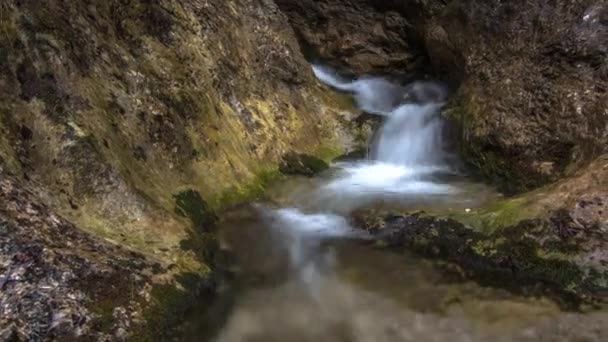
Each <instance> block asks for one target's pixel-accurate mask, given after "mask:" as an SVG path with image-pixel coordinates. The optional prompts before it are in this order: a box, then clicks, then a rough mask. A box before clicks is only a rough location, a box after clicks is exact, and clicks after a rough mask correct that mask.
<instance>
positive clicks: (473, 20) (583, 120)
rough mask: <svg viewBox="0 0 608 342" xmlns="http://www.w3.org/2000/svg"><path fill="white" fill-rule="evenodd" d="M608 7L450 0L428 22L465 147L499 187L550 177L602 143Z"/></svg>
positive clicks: (606, 121) (606, 120) (520, 187)
mask: <svg viewBox="0 0 608 342" xmlns="http://www.w3.org/2000/svg"><path fill="white" fill-rule="evenodd" d="M607 11H608V5H607V4H606V2H605V1H558V2H556V3H554V4H552V5H550V6H546V4H545V3H544V2H543V1H523V0H522V1H514V2H509V3H505V2H501V1H498V0H496V1H485V2H478V1H470V0H457V1H453V2H451V3H450V5H449V6H448V7H447V8H446V9H445V10H444V11H443V12H442V13H441V14H440V15H438V16H436V17H434V18H433V20H431V21H430V22H429V23H428V25H427V28H426V30H427V34H426V45H427V47H428V52H429V55H430V57H431V60H432V61H433V62H434V64H435V65H436V66H437V67H438V68H440V67H441V66H450V69H449V70H446V75H447V77H448V78H450V79H451V80H452V81H453V83H457V84H459V91H458V93H457V95H456V99H455V100H454V102H453V112H452V113H453V115H454V116H455V117H457V118H458V120H459V121H460V123H461V125H462V130H463V132H462V137H463V138H464V139H463V141H462V143H463V148H462V151H463V153H464V156H465V158H466V159H467V160H468V161H469V162H470V163H472V164H473V165H474V166H476V167H477V168H478V169H479V170H481V173H482V174H483V175H484V176H486V177H487V178H489V179H492V180H493V181H495V182H497V183H498V184H499V185H500V186H501V189H502V190H504V191H506V192H511V193H513V192H522V191H525V190H530V189H533V188H536V187H539V186H541V185H544V184H547V183H549V182H553V181H556V180H558V179H560V178H561V177H564V176H568V175H570V174H572V172H573V171H575V170H577V169H579V168H581V167H584V166H585V165H586V163H587V162H589V161H590V160H593V159H594V158H596V157H597V156H598V155H600V154H601V153H603V152H605V151H606V146H608V115H607V114H608V112H606V103H608V91H607V89H608V59H607V58H606V56H607V53H608V25H607V24H606V22H605V21H602V20H601V19H600V17H601V16H602V13H604V14H605V13H607ZM556 18H559V20H556Z"/></svg>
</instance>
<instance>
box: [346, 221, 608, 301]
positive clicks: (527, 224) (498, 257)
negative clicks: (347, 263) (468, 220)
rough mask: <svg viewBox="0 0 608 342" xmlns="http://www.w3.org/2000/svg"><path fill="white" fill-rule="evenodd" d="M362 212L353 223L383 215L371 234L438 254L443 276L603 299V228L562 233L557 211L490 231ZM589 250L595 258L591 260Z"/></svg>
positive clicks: (607, 258) (385, 242)
mask: <svg viewBox="0 0 608 342" xmlns="http://www.w3.org/2000/svg"><path fill="white" fill-rule="evenodd" d="M361 215H363V217H359V219H358V220H355V221H354V223H355V226H357V227H360V228H363V229H366V230H368V231H369V225H366V224H367V223H368V222H381V221H382V222H381V223H377V224H375V226H381V227H382V230H374V231H372V233H373V234H372V235H371V237H372V238H373V240H376V241H378V242H379V243H377V245H378V246H385V247H389V248H394V249H397V250H402V249H403V248H404V247H405V248H406V249H407V250H409V251H412V252H414V253H417V254H420V255H422V256H425V257H429V258H432V259H435V260H440V261H441V263H440V264H439V265H440V266H441V267H442V269H443V270H444V271H445V274H446V276H448V277H450V278H451V277H455V280H462V278H465V279H472V280H475V281H477V282H478V283H480V284H481V285H483V286H492V287H497V288H504V289H506V290H509V291H512V292H514V293H517V294H523V295H530V296H537V295H544V296H548V297H550V298H552V299H554V300H555V301H556V302H557V303H558V304H560V305H561V306H562V308H564V309H568V310H578V309H580V308H582V307H585V306H596V305H598V304H600V305H603V304H605V303H606V300H608V297H607V296H606V295H607V294H608V292H607V291H606V290H607V289H606V287H605V279H607V277H608V268H607V267H606V265H607V262H608V255H607V254H606V253H605V245H606V243H608V232H601V233H600V232H597V231H596V230H592V229H585V228H584V229H583V231H582V232H581V235H580V236H578V237H577V239H572V238H569V237H565V236H564V235H563V234H561V232H560V227H559V226H556V222H558V219H557V217H559V216H560V215H563V214H562V213H561V212H560V211H557V212H555V213H554V214H553V216H552V218H550V219H547V220H524V221H521V222H520V223H518V224H517V225H514V226H510V227H505V228H502V229H501V230H499V231H496V232H494V233H490V234H483V233H480V232H479V231H475V230H472V229H470V228H467V227H465V226H464V225H462V224H460V223H459V222H457V221H454V220H451V219H440V218H434V217H430V216H422V215H407V216H398V215H396V216H395V215H393V216H390V215H378V214H377V213H376V212H374V211H367V213H364V212H360V213H359V216H361ZM362 223H363V225H362ZM598 234H599V235H598ZM592 255H593V256H595V258H596V259H595V260H593V261H592V262H590V261H589V256H592ZM598 259H599V260H598ZM600 260H603V261H600ZM455 270H456V271H455Z"/></svg>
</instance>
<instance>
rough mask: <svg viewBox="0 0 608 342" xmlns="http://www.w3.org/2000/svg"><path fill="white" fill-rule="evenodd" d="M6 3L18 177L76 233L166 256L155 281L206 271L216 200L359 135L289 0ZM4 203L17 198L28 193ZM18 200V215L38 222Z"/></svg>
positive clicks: (4, 51)
mask: <svg viewBox="0 0 608 342" xmlns="http://www.w3.org/2000/svg"><path fill="white" fill-rule="evenodd" d="M0 6H1V8H0V70H2V73H0V169H2V174H1V177H2V180H4V179H9V178H10V179H11V188H17V189H28V190H27V191H28V194H29V195H28V196H32V198H33V199H32V201H37V202H38V203H44V205H45V208H47V209H45V211H44V213H49V214H48V215H51V214H50V213H52V215H57V216H56V217H62V218H61V219H59V218H58V219H59V220H66V221H65V222H68V221H69V222H68V223H65V224H66V225H70V227H71V228H70V231H71V230H81V231H85V232H88V233H92V235H90V236H89V235H87V236H89V238H91V239H95V238H94V237H92V236H96V237H100V238H103V239H105V240H106V241H107V242H110V243H111V244H114V245H120V246H122V247H124V250H123V249H121V251H122V252H115V253H117V255H123V254H124V253H127V252H126V250H132V251H135V252H141V253H143V254H144V255H145V256H146V257H147V258H150V259H152V260H155V262H158V263H159V265H160V266H159V267H161V269H162V270H163V271H162V272H160V271H159V273H161V274H160V275H157V276H155V277H154V279H155V280H154V282H156V281H160V280H164V281H166V280H170V279H172V278H171V277H170V275H174V274H178V273H186V272H190V273H194V274H197V275H199V276H200V275H204V274H206V272H207V271H208V270H209V267H208V266H209V265H208V264H209V263H210V262H211V261H209V260H207V259H206V258H207V257H209V253H207V252H208V251H207V250H205V248H207V247H209V248H211V247H210V245H209V244H210V243H211V244H212V242H213V239H214V237H213V227H212V226H213V223H214V219H213V217H214V215H213V210H215V209H218V208H220V207H222V206H225V205H228V204H230V203H233V202H236V201H238V200H241V199H244V198H246V197H249V196H253V195H256V194H258V193H260V192H261V191H262V190H263V187H264V185H265V184H266V183H267V182H268V181H269V180H271V179H272V178H273V177H275V176H276V175H277V174H278V166H277V165H278V162H279V161H280V160H281V156H282V155H284V154H285V153H287V152H290V151H297V152H306V153H309V154H313V155H317V156H320V157H324V158H327V157H329V156H331V155H335V154H337V153H339V152H340V149H341V148H342V146H344V143H345V142H346V141H350V140H349V139H350V136H349V134H348V133H347V132H346V131H344V129H343V125H342V124H341V123H340V121H344V120H342V119H344V116H348V115H349V114H348V113H346V111H344V110H343V109H344V108H346V106H347V104H346V103H345V102H343V101H341V100H340V99H339V98H334V97H332V95H327V93H326V91H325V89H324V88H322V87H321V86H320V85H318V84H317V83H316V81H315V79H314V77H313V75H312V72H311V70H310V68H309V66H308V64H307V62H306V61H305V59H304V57H303V56H302V54H301V52H300V49H299V46H298V44H297V42H296V39H295V36H294V34H293V31H292V29H291V27H290V26H289V24H288V22H287V19H286V18H285V17H284V15H283V14H282V12H280V11H279V9H278V8H277V7H276V5H275V4H274V2H273V1H256V0H230V1H201V0H179V1H178V0H110V1H99V0H87V1H76V2H74V1H68V0H49V1H44V2H40V1H33V0H25V1H14V0H6V1H2V2H1V3H0ZM5 190H6V189H5V188H4V187H3V188H2V191H3V195H7V194H6V193H4V191H5ZM7 191H8V190H7ZM2 199H3V201H4V200H6V201H8V202H7V203H2V204H3V206H9V207H10V206H11V205H13V204H14V205H17V202H15V201H18V200H20V199H19V196H8V195H7V196H6V198H5V197H2ZM11 203H13V204H11ZM3 208H4V207H3ZM3 208H0V219H1V220H2V222H4V221H7V222H12V223H11V225H16V226H17V228H15V229H17V230H18V231H29V230H32V229H35V227H34V226H32V224H33V223H31V222H29V221H28V220H27V219H25V220H23V219H19V218H18V217H16V215H17V213H18V212H19V211H15V210H8V209H7V210H4V209H3ZM19 215H25V216H26V217H27V216H28V215H30V216H35V215H39V214H36V213H29V212H27V211H26V212H25V213H23V212H19ZM40 215H43V214H40ZM207 216H208V217H207ZM53 217H55V216H53ZM62 222H63V221H62ZM62 224H63V223H62ZM19 225H23V227H19ZM75 227H77V228H75ZM40 234H42V235H44V234H46V233H44V232H40ZM61 234H62V233H61V232H59V233H57V234H55V233H53V234H50V233H49V235H48V236H47V237H44V236H43V237H41V239H42V240H44V241H45V242H44V243H42V242H40V243H38V242H36V241H34V240H32V241H30V242H31V243H38V244H39V245H40V246H43V248H47V249H48V253H55V251H56V250H60V249H63V248H68V247H66V246H68V245H69V241H66V242H65V243H67V244H68V245H65V243H63V242H62V243H58V244H54V243H52V241H53V240H54V239H57V238H59V236H60V235H61ZM78 234H81V233H78ZM82 234H84V233H82ZM85 235H86V234H85ZM20 236H21V237H22V238H23V239H24V241H25V240H27V239H28V238H31V239H38V238H37V237H34V236H31V237H28V234H26V233H24V234H21V235H20ZM87 239H88V238H87ZM100 243H101V242H100ZM8 244H11V242H6V244H4V241H3V248H4V247H6V246H8ZM22 245H27V241H25V242H23V244H22ZM78 246H79V244H76V245H75V247H74V248H75V250H76V251H78V250H79V247H78ZM104 246H105V245H104ZM7 248H8V247H7ZM104 248H105V247H104ZM108 248H109V247H108ZM11 251H12V250H11ZM17 252H18V251H12V252H11V253H17ZM2 253H5V251H4V250H3V252H2ZM6 253H8V252H6ZM33 253H34V254H36V255H34V256H32V257H33V258H35V257H38V256H39V254H40V253H42V252H41V251H39V250H37V252H33ZM45 253H46V252H45ZM57 253H59V252H57ZM98 254H101V255H102V256H101V257H100V258H105V257H109V256H104V252H103V251H102V252H99V253H98ZM11 255H12V254H11ZM75 255H77V257H79V258H83V260H84V261H83V262H89V261H90V262H94V260H93V259H95V260H96V258H97V257H96V256H92V255H89V254H87V253H84V252H83V253H75ZM138 255H139V254H138ZM2 257H3V258H4V257H7V258H9V259H10V256H9V255H8V254H7V255H4V254H3V255H2ZM91 260H93V261H91ZM1 267H2V268H0V270H1V272H2V273H3V274H4V273H6V272H8V268H7V267H8V266H7V265H4V264H3V265H2V266H1ZM61 267H64V266H61ZM61 267H60V268H61ZM121 272H122V271H121ZM133 272H134V273H135V274H138V273H139V272H140V271H139V270H138V271H133ZM20 281H21V280H19V279H16V278H15V279H12V278H11V280H10V281H9V282H8V283H6V284H5V286H6V288H9V287H11V288H13V287H12V286H14V288H15V289H17V288H18V285H19V282H20ZM58 286H60V287H61V286H65V287H67V286H69V285H68V284H67V283H62V282H60V283H59V285H58ZM32 289H33V290H32ZM30 290H31V291H35V290H36V288H35V286H34V287H32V288H30ZM15 291H16V290H15ZM83 291H84V293H85V295H90V296H93V295H92V294H91V293H87V290H86V289H85V290H83ZM3 293H8V295H10V293H12V292H10V291H9V292H3ZM89 304H90V303H89ZM114 304H116V307H118V306H119V303H113V302H110V303H109V304H108V306H109V308H106V309H107V310H109V311H110V312H111V311H112V305H114ZM104 310H105V309H104ZM107 310H106V311H107ZM14 314H16V315H19V313H18V312H17V313H14ZM106 316H107V315H106ZM167 316H172V315H167ZM110 319H112V315H110ZM46 323H48V324H47V325H46V326H43V327H42V328H41V329H42V330H41V331H38V332H36V334H38V335H36V336H38V337H40V338H42V339H44V336H46V335H45V334H49V333H50V329H51V328H52V327H51V325H52V322H51V320H50V319H49V322H46ZM24 324H25V325H27V324H29V323H28V322H25V323H24ZM32 324H34V323H32ZM36 324H37V323H36ZM91 324H92V323H91ZM112 325H113V323H111V322H110V323H109V324H104V325H103V327H102V328H104V329H105V328H109V326H112ZM0 328H4V326H2V327H0ZM22 328H23V329H22V331H25V333H24V334H27V331H32V330H31V329H30V330H28V327H27V326H26V327H22ZM44 329H46V330H44ZM96 329H101V328H99V327H97V328H96ZM0 330H1V329H0ZM11 331H12V330H11ZM75 331H76V330H75ZM32 336H33V335H32ZM22 337H23V336H22ZM30 337H31V336H27V335H26V336H25V337H23V338H25V339H29V338H30ZM32 338H33V337H32Z"/></svg>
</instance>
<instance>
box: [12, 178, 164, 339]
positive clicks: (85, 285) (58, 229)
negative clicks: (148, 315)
mask: <svg viewBox="0 0 608 342" xmlns="http://www.w3.org/2000/svg"><path fill="white" fill-rule="evenodd" d="M0 226H1V227H2V229H0V279H1V280H0V288H1V290H0V336H1V337H2V340H3V341H11V340H12V341H25V340H27V341H49V340H56V339H64V340H75V339H85V340H87V339H88V340H104V341H113V340H117V339H114V338H113V337H112V336H113V335H112V332H111V326H112V325H114V324H122V325H126V326H127V327H131V328H133V325H131V324H130V319H129V318H128V317H126V316H123V317H120V319H117V318H116V317H113V316H112V311H113V310H114V308H115V307H122V308H123V309H122V310H124V312H127V313H129V314H131V313H133V312H137V311H141V310H142V306H140V305H139V304H138V302H143V301H144V300H143V298H144V296H145V293H146V291H148V290H147V289H148V286H149V283H150V282H151V278H150V276H149V274H151V271H152V269H153V263H152V262H149V261H148V260H147V259H146V258H145V257H144V256H143V255H140V254H137V253H133V252H128V251H127V250H125V249H122V248H120V247H117V246H114V245H110V244H108V243H106V242H103V241H101V240H99V239H97V238H95V237H93V236H91V235H89V234H87V233H84V232H82V231H80V230H79V229H77V228H76V227H75V226H74V225H72V224H71V223H70V222H68V221H66V220H65V219H63V218H61V217H60V216H57V215H56V214H55V213H54V212H53V211H52V210H51V209H50V208H48V207H47V206H46V205H45V204H43V203H42V202H41V201H40V200H39V199H38V198H37V197H36V195H34V193H33V192H32V190H31V188H29V187H27V186H23V185H22V184H21V183H20V182H19V181H18V180H16V179H15V178H13V177H11V176H8V175H7V174H6V173H3V172H2V171H1V170H0ZM134 275H137V277H135V278H134V277H133V276H134ZM128 331H129V330H127V332H128Z"/></svg>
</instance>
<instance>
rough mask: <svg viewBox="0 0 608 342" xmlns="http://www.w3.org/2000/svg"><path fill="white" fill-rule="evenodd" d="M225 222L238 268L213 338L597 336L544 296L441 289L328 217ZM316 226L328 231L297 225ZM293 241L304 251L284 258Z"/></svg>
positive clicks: (242, 212) (590, 324) (407, 259)
mask: <svg viewBox="0 0 608 342" xmlns="http://www.w3.org/2000/svg"><path fill="white" fill-rule="evenodd" d="M230 216H233V217H238V219H236V220H234V221H233V220H230V219H229V220H225V221H224V222H223V227H222V231H223V238H222V239H223V243H224V246H225V248H229V249H230V250H231V251H232V252H233V253H234V254H235V256H236V257H237V264H238V265H240V267H241V268H240V269H239V270H238V272H237V279H236V280H235V283H234V286H235V289H236V290H234V291H229V292H227V293H225V297H227V298H224V299H220V303H221V305H222V306H223V307H222V309H221V310H218V309H216V311H215V312H219V313H221V314H222V315H225V316H224V317H223V319H222V320H221V322H222V323H221V324H222V326H221V327H220V329H219V331H218V332H217V334H216V335H215V336H214V337H213V340H215V341H221V342H224V341H228V342H233V341H235V342H236V341H267V342H272V341H353V342H358V341H395V342H398V341H537V340H539V339H540V340H543V339H544V340H546V341H570V340H571V338H572V336H574V335H576V334H579V333H580V331H577V330H576V329H583V328H584V329H587V328H593V329H595V330H590V333H591V336H592V337H593V338H596V337H601V336H603V335H602V334H604V333H605V332H606V330H605V329H606V328H603V324H605V323H608V320H606V317H604V316H601V315H599V314H598V315H595V316H594V315H591V316H586V317H584V319H583V318H582V317H583V316H582V315H580V316H579V315H576V314H565V313H561V312H560V311H559V310H558V308H557V307H556V305H555V304H553V303H551V302H550V301H548V300H544V299H530V298H528V299H525V298H521V297H517V296H514V295H512V294H509V293H507V292H505V291H502V290H498V289H489V288H481V287H479V286H478V285H476V284H474V283H471V282H464V283H451V282H449V281H448V280H446V279H444V278H443V276H442V274H441V273H440V272H438V271H437V269H436V268H435V266H434V265H433V264H432V263H431V262H429V261H425V260H421V259H420V258H417V257H415V256H411V255H409V254H407V253H396V252H390V251H387V250H384V249H381V248H378V247H376V246H374V245H373V244H372V242H370V241H365V240H360V239H358V238H357V234H354V235H353V234H351V233H352V230H350V229H344V228H345V227H344V225H343V224H344V222H343V221H342V220H340V219H337V218H336V216H335V215H331V214H330V215H328V216H327V217H322V215H321V214H314V215H305V214H303V213H301V212H299V211H296V210H291V209H289V210H287V214H286V211H285V210H274V209H266V208H263V207H262V208H260V207H255V206H252V207H244V208H240V209H239V213H235V214H234V215H230ZM245 218H246V219H245ZM244 221H248V223H249V225H247V226H244V225H243V222H244ZM325 221H328V222H330V226H333V227H336V230H333V229H330V230H326V231H324V232H323V233H324V234H322V237H319V236H316V235H315V234H311V232H312V231H318V230H317V229H312V230H311V229H309V228H305V226H310V227H314V226H315V225H318V224H319V223H320V222H325ZM309 223H310V225H309ZM245 230H247V234H243V233H244V231H245ZM264 236H266V237H264ZM271 236H274V237H275V238H280V239H286V238H287V240H283V241H289V243H288V245H289V247H286V246H285V245H284V244H280V243H276V242H277V241H276V240H273V238H270V237H271ZM289 236H291V238H290V237H289ZM258 237H262V238H261V239H258ZM294 239H295V240H294ZM297 239H301V240H299V241H298V240H297ZM294 243H295V244H302V245H301V246H300V248H301V247H303V246H305V248H303V249H302V251H307V252H306V253H308V254H304V255H295V257H294V255H293V254H290V250H292V248H293V244H294ZM249 246H255V250H256V251H257V252H255V253H252V250H251V249H250V248H249ZM297 248H298V247H296V249H297ZM215 318H216V319H217V317H215ZM199 319H200V317H199ZM572 329H574V330H572ZM556 331H565V332H562V334H563V336H561V335H562V334H556ZM594 334H595V335H594ZM191 335H192V336H191V337H192V339H191V340H192V341H200V340H201V339H200V338H201V336H202V332H201V331H194V332H193V333H192V334H191ZM591 340H593V339H591ZM598 341H600V340H598Z"/></svg>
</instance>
